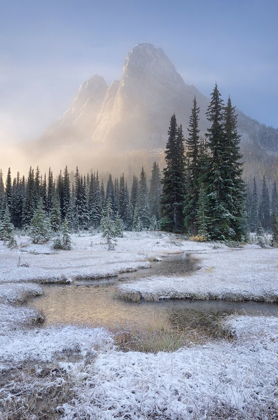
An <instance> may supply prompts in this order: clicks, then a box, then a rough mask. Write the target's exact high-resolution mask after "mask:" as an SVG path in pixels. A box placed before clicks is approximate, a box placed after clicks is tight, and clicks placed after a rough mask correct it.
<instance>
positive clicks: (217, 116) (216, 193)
mask: <svg viewBox="0 0 278 420" xmlns="http://www.w3.org/2000/svg"><path fill="white" fill-rule="evenodd" d="M206 115H207V119H208V121H209V122H210V123H211V126H210V128H209V129H208V132H207V134H206V137H207V142H208V148H209V151H210V159H209V165H208V173H207V177H206V191H207V194H208V217H209V219H210V232H209V234H210V237H211V239H216V240H219V239H222V240H226V239H229V238H230V237H231V231H230V226H231V219H232V215H231V213H230V212H229V210H228V205H227V184H226V170H227V168H226V161H225V159H226V156H227V151H226V147H227V144H225V134H224V127H223V101H222V99H221V94H220V92H219V90H218V87H217V85H215V88H214V90H213V92H212V94H211V101H210V104H209V106H208V110H207V112H206Z"/></svg>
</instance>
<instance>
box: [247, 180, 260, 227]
mask: <svg viewBox="0 0 278 420" xmlns="http://www.w3.org/2000/svg"><path fill="white" fill-rule="evenodd" d="M258 222H259V203H258V191H257V182H256V178H254V179H253V193H252V200H251V212H250V222H249V224H250V231H251V232H257V228H258Z"/></svg>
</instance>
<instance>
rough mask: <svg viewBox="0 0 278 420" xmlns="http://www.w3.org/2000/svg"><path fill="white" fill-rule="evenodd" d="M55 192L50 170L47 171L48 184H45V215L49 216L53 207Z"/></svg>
mask: <svg viewBox="0 0 278 420" xmlns="http://www.w3.org/2000/svg"><path fill="white" fill-rule="evenodd" d="M54 192H55V186H54V181H53V173H52V171H51V168H49V170H48V182H47V213H48V214H50V212H51V209H52V205H53V197H54Z"/></svg>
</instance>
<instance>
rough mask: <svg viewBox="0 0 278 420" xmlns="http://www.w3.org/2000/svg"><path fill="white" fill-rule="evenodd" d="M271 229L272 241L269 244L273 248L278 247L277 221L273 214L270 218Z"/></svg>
mask: <svg viewBox="0 0 278 420" xmlns="http://www.w3.org/2000/svg"><path fill="white" fill-rule="evenodd" d="M271 227H272V240H271V244H272V246H274V247H275V248H277V247H278V219H277V216H276V214H275V213H272V216H271Z"/></svg>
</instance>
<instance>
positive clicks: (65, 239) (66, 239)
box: [62, 219, 71, 251]
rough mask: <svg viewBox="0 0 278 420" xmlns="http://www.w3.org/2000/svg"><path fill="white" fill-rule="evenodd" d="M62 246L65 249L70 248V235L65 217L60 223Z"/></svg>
mask: <svg viewBox="0 0 278 420" xmlns="http://www.w3.org/2000/svg"><path fill="white" fill-rule="evenodd" d="M62 246H63V249H64V250H65V251H69V250H70V249H71V236H70V231H69V228H68V222H67V219H65V220H64V221H63V224H62Z"/></svg>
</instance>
